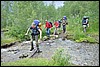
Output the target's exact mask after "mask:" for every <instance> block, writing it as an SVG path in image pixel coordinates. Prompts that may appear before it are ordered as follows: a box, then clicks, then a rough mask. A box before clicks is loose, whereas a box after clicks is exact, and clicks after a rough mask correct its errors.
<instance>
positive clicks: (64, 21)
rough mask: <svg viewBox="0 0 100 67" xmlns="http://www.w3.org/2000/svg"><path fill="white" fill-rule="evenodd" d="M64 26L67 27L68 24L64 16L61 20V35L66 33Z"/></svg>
mask: <svg viewBox="0 0 100 67" xmlns="http://www.w3.org/2000/svg"><path fill="white" fill-rule="evenodd" d="M66 25H68V22H67V17H66V16H64V17H63V18H62V27H63V33H65V32H66Z"/></svg>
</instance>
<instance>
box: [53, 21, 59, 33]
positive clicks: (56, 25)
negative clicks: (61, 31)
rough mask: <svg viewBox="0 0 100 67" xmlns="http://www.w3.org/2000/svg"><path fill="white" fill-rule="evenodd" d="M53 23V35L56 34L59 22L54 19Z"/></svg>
mask: <svg viewBox="0 0 100 67" xmlns="http://www.w3.org/2000/svg"><path fill="white" fill-rule="evenodd" d="M54 25H55V30H54V35H58V27H59V22H58V21H55V22H54Z"/></svg>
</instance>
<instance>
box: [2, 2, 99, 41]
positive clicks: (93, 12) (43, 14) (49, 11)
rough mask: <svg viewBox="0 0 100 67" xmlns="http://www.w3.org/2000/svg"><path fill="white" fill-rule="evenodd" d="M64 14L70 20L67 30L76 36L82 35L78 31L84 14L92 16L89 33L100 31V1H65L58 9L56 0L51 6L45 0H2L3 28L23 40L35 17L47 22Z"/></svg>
mask: <svg viewBox="0 0 100 67" xmlns="http://www.w3.org/2000/svg"><path fill="white" fill-rule="evenodd" d="M64 15H65V16H67V18H68V22H69V25H68V26H67V30H68V31H69V32H73V31H74V34H75V35H74V36H76V37H74V38H78V37H77V36H78V35H81V34H78V35H77V32H80V31H82V26H81V21H82V17H83V16H84V15H87V16H89V17H90V19H89V20H90V28H89V30H88V33H92V34H93V33H98V31H99V25H98V24H99V1H65V2H64V6H62V7H59V8H58V9H56V8H55V5H54V1H53V2H52V3H51V4H50V5H49V6H47V5H45V4H44V2H43V1H1V28H6V29H9V31H8V35H10V36H11V37H16V38H18V39H21V40H23V39H25V36H24V34H25V33H26V30H27V28H28V27H29V26H30V24H31V23H32V22H33V20H34V19H39V20H40V21H41V23H43V24H45V20H46V19H47V20H49V21H51V22H54V20H59V19H61V18H62V17H63V16H64ZM76 26H77V27H76ZM76 31H77V32H76ZM43 33H44V32H43Z"/></svg>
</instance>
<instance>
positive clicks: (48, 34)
mask: <svg viewBox="0 0 100 67" xmlns="http://www.w3.org/2000/svg"><path fill="white" fill-rule="evenodd" d="M47 37H48V38H49V37H50V28H47Z"/></svg>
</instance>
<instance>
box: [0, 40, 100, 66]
mask: <svg viewBox="0 0 100 67" xmlns="http://www.w3.org/2000/svg"><path fill="white" fill-rule="evenodd" d="M39 45H40V50H41V51H42V53H36V54H35V55H34V56H33V58H40V57H41V58H47V59H51V58H52V56H53V55H54V53H55V51H56V50H57V49H60V48H63V49H64V50H65V53H68V54H69V55H70V56H71V62H72V63H73V64H76V65H80V66H99V44H90V43H76V42H74V41H71V40H67V39H65V41H63V40H62V38H58V39H55V40H53V39H52V40H48V41H43V42H41V43H39ZM33 52H34V50H33V51H30V41H24V42H22V43H16V45H13V46H11V47H9V48H5V49H3V48H2V49H1V62H10V61H16V60H20V59H23V58H29V57H30V56H31V55H32V54H33Z"/></svg>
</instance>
